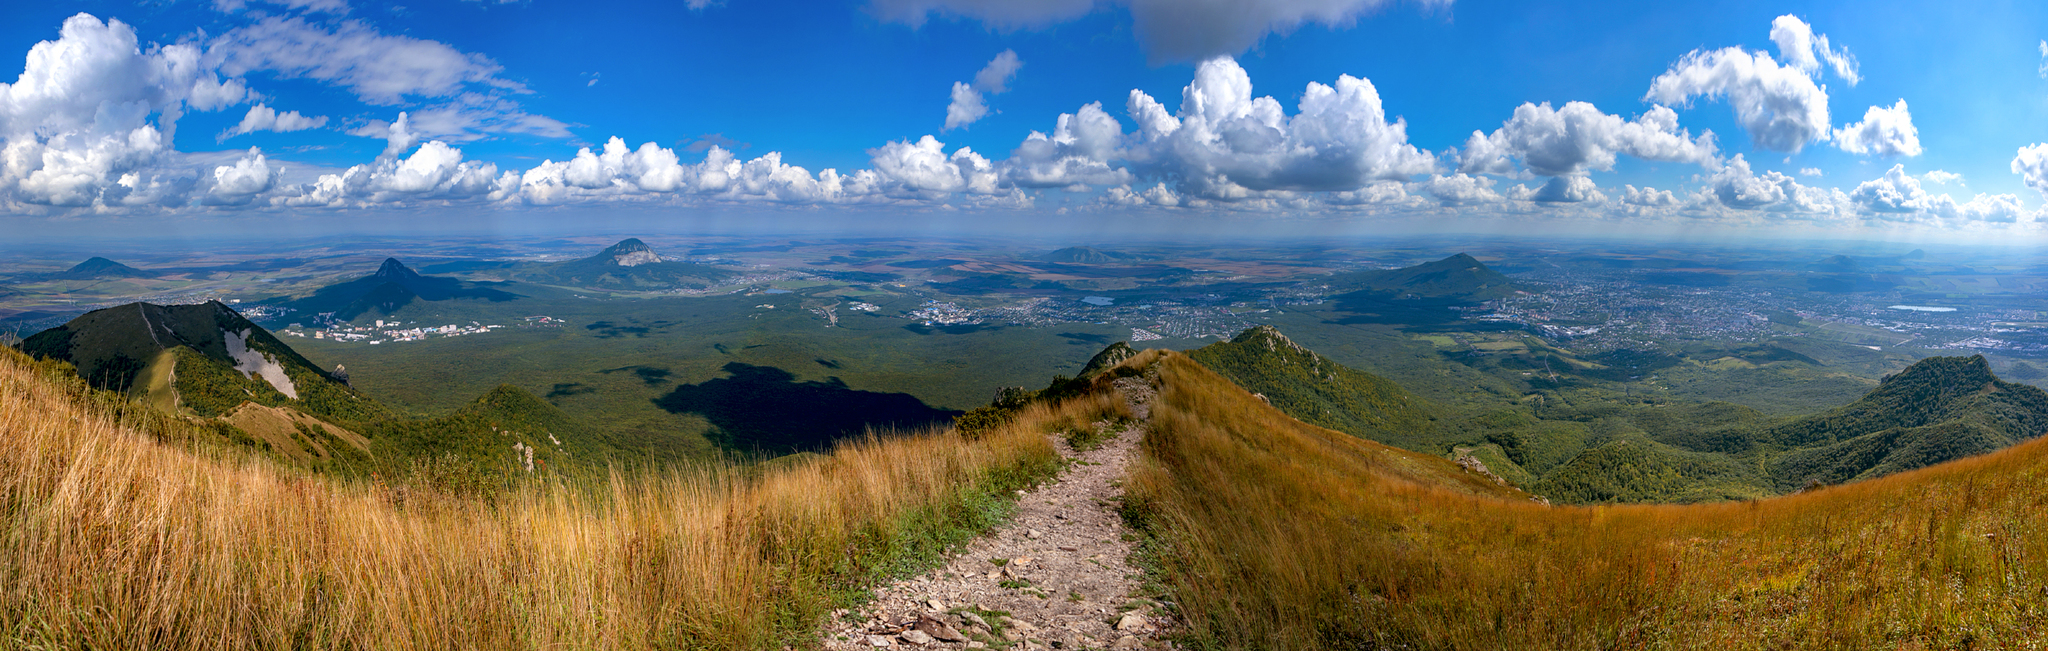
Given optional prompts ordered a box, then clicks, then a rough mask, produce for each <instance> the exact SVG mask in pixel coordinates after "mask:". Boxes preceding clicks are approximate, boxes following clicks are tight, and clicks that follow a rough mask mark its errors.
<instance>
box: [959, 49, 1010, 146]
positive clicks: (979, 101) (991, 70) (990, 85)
mask: <svg viewBox="0 0 2048 651" xmlns="http://www.w3.org/2000/svg"><path fill="white" fill-rule="evenodd" d="M1022 67H1024V62H1023V61H1022V60H1019V59H1018V58H1017V52H1016V51H1015V50H1003V51H1002V53H1000V54H997V55H996V58H995V59H992V60H990V61H989V62H988V65H986V66H982V68H981V72H978V73H975V75H974V83H973V84H968V83H966V82H960V81H956V82H953V101H952V102H950V103H948V104H946V126H945V127H943V128H941V129H939V130H940V131H952V130H953V129H957V128H960V127H965V126H967V125H970V124H974V123H975V122H976V121H978V120H980V119H981V118H982V117H983V116H986V115H988V104H987V102H986V101H985V100H984V95H1000V94H1002V93H1004V92H1007V91H1009V90H1010V87H1009V84H1010V78H1012V77H1015V76H1017V69H1018V68H1022Z"/></svg>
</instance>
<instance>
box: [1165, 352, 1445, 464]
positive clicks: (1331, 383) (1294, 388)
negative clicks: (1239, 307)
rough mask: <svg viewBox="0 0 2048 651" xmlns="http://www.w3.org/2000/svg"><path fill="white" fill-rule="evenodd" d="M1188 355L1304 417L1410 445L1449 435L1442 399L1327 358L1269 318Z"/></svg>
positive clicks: (1431, 444) (1421, 446) (1425, 445)
mask: <svg viewBox="0 0 2048 651" xmlns="http://www.w3.org/2000/svg"><path fill="white" fill-rule="evenodd" d="M1188 356H1189V357H1191V358H1193V359H1194V360H1195V361H1197V362H1200V363H1201V364H1202V365H1203V366H1207V367H1209V369H1210V370H1212V371H1215V372H1216V373H1217V374H1219V375H1222V376H1224V377H1226V378H1229V379H1230V380H1231V381H1232V382H1235V383H1237V385H1238V386H1240V387H1244V389H1245V390H1246V391H1250V392H1252V393H1255V394H1259V395H1260V396H1261V397H1263V398H1264V399H1265V400H1266V402H1267V403H1269V404H1271V405H1273V406H1274V407H1277V408H1279V409H1280V410H1281V411H1283V412H1286V413H1287V414H1288V415H1291V416H1294V417H1295V418H1299V419H1301V420H1302V421H1304V422H1308V423H1310V424H1314V425H1320V426H1323V427H1328V428H1330V429H1334V430H1337V431H1339V432H1344V433H1346V434H1350V435H1352V436H1357V437H1360V438H1365V439H1371V440H1374V441H1379V442H1381V443H1386V444H1389V445H1394V446H1398V447H1404V448H1408V449H1413V450H1425V449H1431V448H1435V447H1441V446H1443V445H1445V444H1447V443H1449V441H1448V440H1447V439H1446V431H1445V428H1444V427H1443V424H1442V422H1441V415H1440V414H1441V412H1442V411H1443V410H1442V408H1441V407H1438V406H1436V405H1434V404H1431V403H1430V402H1429V401H1427V400H1424V399H1422V398H1421V397H1418V396H1416V395H1414V394H1412V393H1409V392H1408V391H1407V390H1406V389H1403V388H1401V386H1400V385H1398V384H1395V383H1393V382H1392V381H1390V380H1387V379H1385V378H1381V377H1379V376H1376V375H1373V374H1371V373H1366V372H1364V371H1359V370H1356V369H1352V368H1349V367H1346V366H1344V365H1342V364H1338V363H1336V362H1332V361H1330V360H1328V359H1324V358H1323V357H1322V356H1320V355H1317V354H1316V353H1315V352H1313V351H1310V350H1308V349H1307V348H1303V347H1302V346H1300V345H1299V344H1296V343H1294V342H1293V341H1290V340H1288V339H1287V337H1286V336H1285V335H1282V334H1280V331H1279V330H1278V329H1276V328H1273V327H1272V326H1260V327H1257V328H1252V329H1250V330H1246V331H1244V332H1243V333H1242V334H1239V335H1238V336H1237V337H1235V338H1233V339H1231V340H1230V341H1227V342H1219V343H1214V344H1210V345H1208V346H1204V347H1202V348H1199V349H1196V350H1194V351H1190V352H1189V353H1188Z"/></svg>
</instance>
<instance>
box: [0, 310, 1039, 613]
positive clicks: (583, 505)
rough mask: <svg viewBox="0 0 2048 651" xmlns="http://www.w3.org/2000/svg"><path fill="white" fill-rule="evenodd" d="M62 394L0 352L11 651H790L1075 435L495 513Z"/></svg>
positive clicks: (681, 479) (0, 564) (484, 505)
mask: <svg viewBox="0 0 2048 651" xmlns="http://www.w3.org/2000/svg"><path fill="white" fill-rule="evenodd" d="M68 372H69V369H68V368H64V367H51V366H48V365H39V364H37V363H34V362H30V361H29V360H27V359H26V358H25V357H22V356H21V355H19V354H16V353H14V352H13V351H7V350H4V349H0V433H4V435H0V647H5V648H96V649H156V650H169V649H277V648H352V649H457V648H461V649H542V648H547V649H647V648H728V649H747V648H773V647H779V646H781V645H782V644H783V643H784V642H786V641H788V640H791V639H795V638H799V637H802V636H804V635H806V634H808V633H809V632H810V631H813V630H815V628H814V627H815V626H816V625H817V623H818V621H819V619H820V618H821V617H822V616H823V615H824V614H825V613H826V612H828V611H829V610H830V609H831V608H833V607H834V606H835V605H836V604H838V603H843V602H845V601H846V600H847V599H848V598H849V597H851V596H853V595H855V594H857V593H858V592H859V591H860V590H862V589H863V588H864V586H866V585H869V584H871V583H872V582H873V581H875V580H878V579H881V578H883V577H886V576H890V575H893V574H900V573H902V572H905V571H908V570H911V569H915V567H917V566H920V565H921V564H928V563H931V562H934V561H935V560H936V558H937V557H938V556H939V555H940V553H941V550H942V549H943V548H944V546H945V545H946V544H948V543H949V542H957V541H959V540H961V539H963V538H965V537H967V536H971V535H973V533H974V532H976V531H978V530H980V529H982V528H985V527H987V526H989V525H990V524H992V523H993V522H994V521H995V520H997V519H998V518H1000V517H1001V513H1002V512H1003V510H1004V509H1005V508H1006V506H1007V502H1005V501H1004V500H1003V499H1002V498H1003V496H1006V495H1009V494H1010V493H1011V491H1012V490H1014V489H1016V488H1018V487H1021V486H1023V485H1026V484H1028V483H1030V482H1033V481H1037V480H1039V479H1042V478H1045V477H1047V476H1049V475H1050V474H1051V473H1053V472H1056V470H1057V468H1058V467H1059V462H1058V454H1057V453H1056V452H1055V451H1054V449H1053V447H1052V445H1051V444H1050V443H1049V442H1048V440H1047V438H1046V436H1045V434H1044V430H1043V429H1042V428H1041V427H1039V426H1037V425H1036V423H1038V422H1039V421H1047V420H1054V419H1058V418H1060V417H1062V416H1063V414H1061V413H1060V412H1059V410H1058V409H1055V408H1052V407H1047V406H1044V405H1034V406H1032V407H1029V408H1028V409H1027V410H1026V411H1025V412H1024V413H1023V414H1022V415H1021V417H1020V418H1018V419H1017V421H1016V423H1015V424H1014V425H1011V426H1006V427H1001V428H997V429H995V430H992V431H989V432H986V433H984V434H982V435H980V436H979V437H977V438H975V439H973V440H967V439H963V438H961V437H959V436H956V435H953V434H951V433H949V432H927V433H920V434H909V435H900V436H890V437H880V438H870V439H869V440H867V441H864V442H859V443H855V444H850V445H844V446H841V447H839V448H838V449H836V450H833V451H832V452H831V453H830V454H828V455H822V456H819V457H817V458H814V459H811V460H809V461H804V462H798V463H790V464H783V465H782V466H781V467H778V468H775V469H772V470H767V471H761V472H754V471H749V470H746V469H743V468H739V467H735V466H731V465H714V466H709V467H703V468H693V469H675V470H669V471H662V472H648V473H643V474H636V475H631V476H622V475H619V474H614V475H613V476H611V477H610V478H609V479H608V480H603V481H597V482H593V483H590V484H582V485H564V484H559V483H552V484H550V483H540V482H534V483H530V484H526V485H521V486H517V487H515V488H513V489H511V490H510V491H509V492H505V493H500V494H497V495H496V496H494V497H493V498H492V499H490V500H488V501H483V500H478V499H475V498H469V497H462V496H455V495H447V494H441V493H437V492H434V491H432V490H424V489H418V488H414V487H401V486H386V485H380V484H378V483H375V482H353V483H351V482H341V481H338V480H335V479H332V478H329V477H326V476H322V475H317V474H312V473H308V472H305V471H300V470H294V469H291V468H288V467H285V466H283V465H282V464H278V463H275V462H273V461H270V460H267V459H265V458H263V457H260V456H258V455H255V454H253V453H247V452H241V451H237V450H236V449H233V448H229V447H225V446H206V445H200V444H195V443H190V442H189V440H197V439H193V438H189V437H180V436H178V435H177V430H178V428H179V427H182V426H183V425H181V423H182V421H178V420H177V419H173V418H168V417H152V416H149V415H148V414H147V413H144V412H140V411H137V410H136V408H135V407H134V406H133V405H130V404H127V403H125V402H124V401H122V400H120V399H119V397H118V396H109V395H105V394H98V393H96V392H93V391H90V390H86V389H85V388H84V387H83V385H82V383H79V382H77V381H75V380H76V378H75V376H71V377H70V378H68V379H67V378H66V377H64V374H65V373H68ZM1077 404H1078V403H1077ZM1077 408H1078V407H1077ZM150 413H153V412H150Z"/></svg>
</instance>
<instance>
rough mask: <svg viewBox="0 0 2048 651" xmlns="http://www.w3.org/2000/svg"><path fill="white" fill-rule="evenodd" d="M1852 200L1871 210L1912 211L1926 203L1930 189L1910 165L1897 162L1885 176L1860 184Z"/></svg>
mask: <svg viewBox="0 0 2048 651" xmlns="http://www.w3.org/2000/svg"><path fill="white" fill-rule="evenodd" d="M1849 200H1850V201H1854V202H1856V207H1858V208H1861V209H1863V210H1865V211H1868V212H1876V213H1910V212H1919V211H1920V209H1921V208H1923V207H1925V205H1926V202H1927V192H1926V191H1923V190H1921V189H1920V182H1919V181H1918V180H1915V179H1914V178H1913V177H1912V175H1909V174H1907V173H1906V166H1904V165H1893V166H1892V168H1891V169H1890V170H1889V171H1886V172H1885V173H1884V176H1882V177H1879V178H1877V179H1875V180H1871V181H1865V182H1863V183H1861V184H1859V185H1857V186H1856V191H1854V192H1850V193H1849Z"/></svg>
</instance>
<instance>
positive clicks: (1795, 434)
mask: <svg viewBox="0 0 2048 651" xmlns="http://www.w3.org/2000/svg"><path fill="white" fill-rule="evenodd" d="M2044 433H2048V392H2043V391H2042V390H2041V389H2038V388H2035V387H2033V386H2029V385H2025V384H2016V383H2012V382H2005V381H2003V380H2000V379H1998V376H1996V375H1994V374H1992V372H1991V365H1990V364H1989V363H1987V362H1986V361H1985V360H1984V357H1983V356H1982V355H1978V356H1973V357H1929V358H1927V359H1923V360H1920V361H1919V362H1916V363H1914V364H1913V365H1912V366H1910V367H1907V368H1906V370H1904V371H1900V372H1899V373H1897V374H1895V375H1892V376H1889V377H1886V378H1885V380H1884V382H1883V383H1882V384H1880V385H1878V387H1877V388H1876V389H1874V390H1872V391H1871V392H1870V393H1869V394H1868V395H1865V396H1864V397H1863V399H1861V400H1857V401H1856V402H1854V403H1850V404H1849V405H1848V406H1845V407H1842V408H1839V409H1836V410H1834V411H1830V412H1827V413H1824V414H1820V415H1817V416H1811V417H1808V418H1803V419H1800V420H1798V421H1794V422H1792V423H1789V424H1786V425H1782V426H1779V427H1775V428H1772V429H1771V430H1770V431H1769V432H1768V433H1767V434H1766V435H1765V437H1764V438H1765V439H1766V440H1768V441H1771V442H1774V443H1776V444H1778V445H1782V446H1784V447H1786V448H1792V449H1793V451H1792V452H1788V453H1786V454H1784V455H1783V456H1781V457H1778V458H1777V459H1776V460H1774V461H1773V462H1772V473H1771V474H1772V475H1773V477H1774V478H1775V479H1776V481H1777V483H1778V487H1779V488H1780V489H1783V490H1791V489H1796V488H1799V487H1801V486H1803V485H1806V484H1807V483H1809V482H1821V483H1829V484H1833V483H1840V482H1845V481H1853V480H1857V479H1867V478H1870V477H1877V476H1881V475H1887V474H1891V473H1895V472H1900V471H1904V470H1911V469H1914V468H1919V467H1922V466H1928V465H1933V464H1937V463H1941V462H1943V461H1949V460H1953V459H1960V458H1963V457H1966V456H1970V455H1975V454H1981V453H1985V452H1990V451H1993V450H1997V449H2001V448H2005V447H2009V446H2011V445H2013V444H2015V443H2019V442H2021V441H2026V440H2029V439H2033V438H2035V437H2039V436H2041V435H2042V434H2044Z"/></svg>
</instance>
